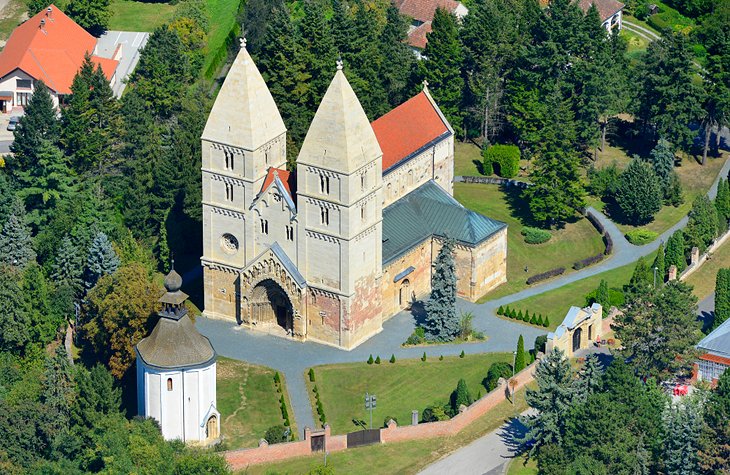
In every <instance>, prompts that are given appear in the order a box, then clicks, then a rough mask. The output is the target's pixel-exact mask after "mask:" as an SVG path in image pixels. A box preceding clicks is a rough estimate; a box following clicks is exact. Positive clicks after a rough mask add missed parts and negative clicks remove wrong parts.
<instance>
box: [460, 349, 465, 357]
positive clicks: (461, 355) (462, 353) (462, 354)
mask: <svg viewBox="0 0 730 475" xmlns="http://www.w3.org/2000/svg"><path fill="white" fill-rule="evenodd" d="M464 356H465V355H464V350H461V353H460V354H459V358H463V357H464Z"/></svg>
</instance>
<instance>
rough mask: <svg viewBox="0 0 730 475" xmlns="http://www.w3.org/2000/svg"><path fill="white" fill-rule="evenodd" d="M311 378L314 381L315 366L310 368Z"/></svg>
mask: <svg viewBox="0 0 730 475" xmlns="http://www.w3.org/2000/svg"><path fill="white" fill-rule="evenodd" d="M277 374H278V373H277ZM309 380H310V381H311V382H314V368H309Z"/></svg>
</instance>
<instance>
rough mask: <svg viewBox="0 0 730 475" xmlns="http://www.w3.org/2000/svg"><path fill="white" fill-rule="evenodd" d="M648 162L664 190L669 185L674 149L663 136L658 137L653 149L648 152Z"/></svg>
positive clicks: (672, 169) (672, 168)
mask: <svg viewBox="0 0 730 475" xmlns="http://www.w3.org/2000/svg"><path fill="white" fill-rule="evenodd" d="M649 162H650V163H651V165H652V167H653V168H654V173H656V176H657V178H659V181H660V182H661V184H662V188H663V189H665V190H666V188H667V187H668V185H669V178H670V176H671V175H672V171H674V149H673V148H672V144H670V143H669V141H667V140H665V139H664V138H660V139H659V141H658V142H657V144H656V146H655V147H654V149H653V150H652V151H651V154H649Z"/></svg>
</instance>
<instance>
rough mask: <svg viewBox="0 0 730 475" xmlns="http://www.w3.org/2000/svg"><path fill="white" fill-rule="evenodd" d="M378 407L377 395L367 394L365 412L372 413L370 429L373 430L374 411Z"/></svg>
mask: <svg viewBox="0 0 730 475" xmlns="http://www.w3.org/2000/svg"><path fill="white" fill-rule="evenodd" d="M377 405H378V401H377V399H376V398H375V394H370V393H365V410H367V411H370V428H371V429H372V428H373V409H375V407H376V406H377Z"/></svg>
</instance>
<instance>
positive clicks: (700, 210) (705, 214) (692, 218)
mask: <svg viewBox="0 0 730 475" xmlns="http://www.w3.org/2000/svg"><path fill="white" fill-rule="evenodd" d="M688 216H689V221H688V222H687V227H686V228H685V230H684V234H685V239H686V246H687V248H689V249H691V248H693V247H695V246H696V247H698V248H699V249H700V253H703V252H704V251H705V249H707V248H708V247H709V245H710V244H712V241H714V240H715V238H716V237H717V210H716V209H715V206H714V205H713V204H712V202H711V201H710V199H709V198H708V197H707V196H705V195H703V196H699V197H697V199H695V201H694V203H693V204H692V209H691V210H690V212H689V215H688Z"/></svg>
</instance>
